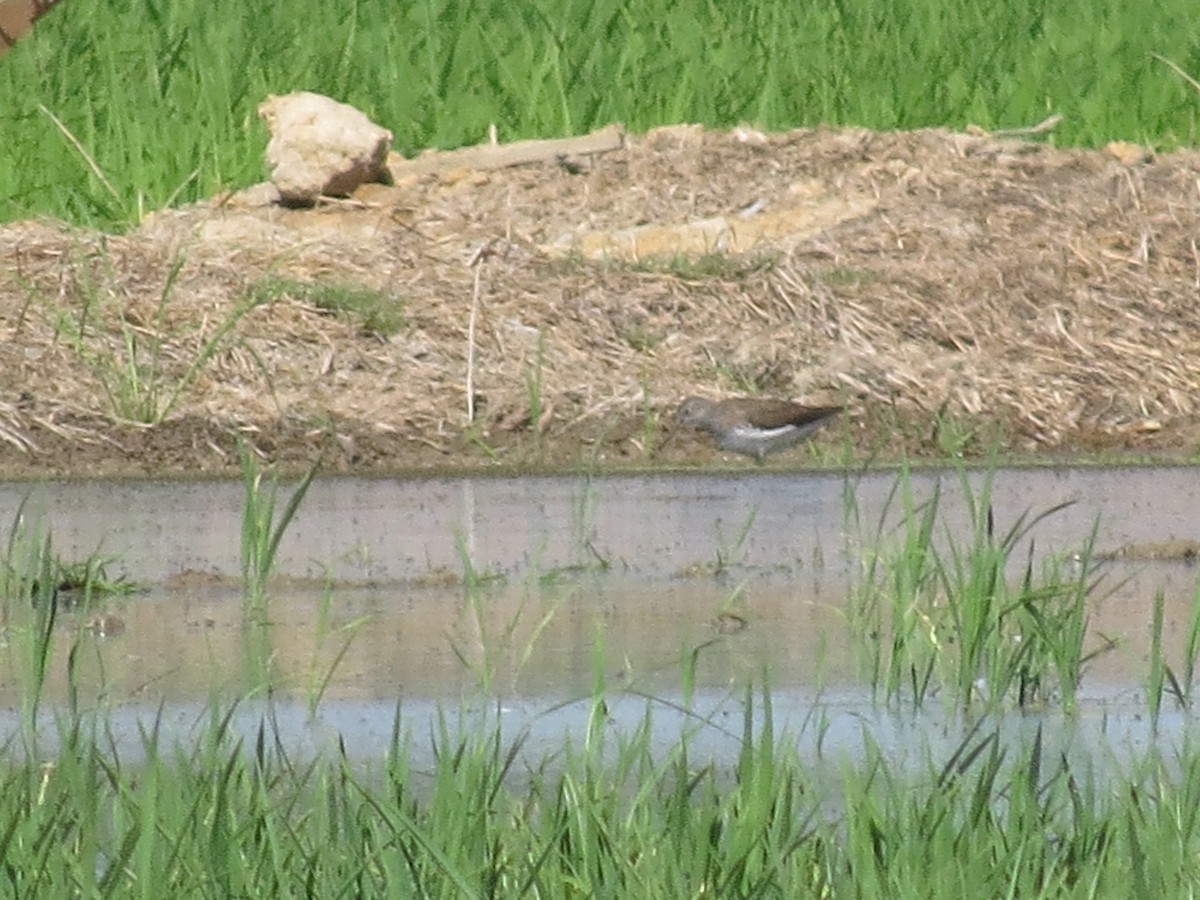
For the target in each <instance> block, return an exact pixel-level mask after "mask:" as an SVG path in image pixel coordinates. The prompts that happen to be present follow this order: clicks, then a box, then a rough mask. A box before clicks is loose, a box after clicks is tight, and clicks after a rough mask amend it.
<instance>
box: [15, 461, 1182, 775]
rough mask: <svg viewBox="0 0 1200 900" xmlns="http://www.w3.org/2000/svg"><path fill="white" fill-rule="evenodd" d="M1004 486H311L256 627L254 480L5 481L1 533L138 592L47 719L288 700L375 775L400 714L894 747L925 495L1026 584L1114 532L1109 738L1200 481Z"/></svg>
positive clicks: (1097, 613) (61, 649)
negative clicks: (694, 712) (909, 574)
mask: <svg viewBox="0 0 1200 900" xmlns="http://www.w3.org/2000/svg"><path fill="white" fill-rule="evenodd" d="M985 481H986V478H985V476H984V475H982V474H980V475H972V476H970V478H969V479H967V481H966V482H964V481H963V479H962V478H961V477H960V476H959V475H956V474H947V473H941V474H940V475H938V474H915V475H912V476H911V477H910V478H909V479H908V481H907V482H906V483H905V484H906V487H905V488H904V489H903V490H898V489H897V485H898V480H897V476H896V475H895V474H894V473H878V474H870V475H867V476H865V477H861V478H847V477H841V476H834V475H806V474H794V475H780V474H773V473H770V474H766V473H744V474H738V475H716V476H697V475H684V476H636V477H634V476H630V477H611V478H594V479H589V478H584V477H531V478H521V479H506V478H476V479H452V480H440V479H429V480H418V481H399V480H389V479H383V480H354V479H330V480H323V481H316V482H314V483H313V484H312V485H311V488H310V489H309V492H308V494H307V496H306V497H305V498H304V500H303V502H302V504H301V505H300V507H299V510H298V513H297V515H296V517H295V520H294V521H293V522H291V523H290V525H289V526H288V528H287V529H286V531H285V532H284V533H283V536H282V540H281V542H280V545H279V551H278V556H277V561H276V564H275V567H274V578H273V580H272V581H271V582H270V585H269V588H268V589H267V591H266V595H265V600H264V605H263V606H262V607H261V608H260V609H259V610H258V611H256V612H254V613H253V614H252V613H251V611H250V610H249V609H248V606H247V601H246V599H245V592H244V590H243V584H242V581H241V574H242V569H241V528H242V520H241V516H242V503H243V499H244V490H245V489H244V486H243V485H242V484H240V483H231V482H186V481H183V482H81V483H53V484H51V483H46V484H9V485H5V486H3V487H0V521H3V520H4V518H5V517H6V518H7V520H8V521H9V522H15V521H16V517H17V515H18V511H20V515H21V517H22V528H23V529H25V530H26V531H29V532H31V533H33V532H36V533H40V534H48V535H51V539H52V546H53V548H54V553H55V554H57V555H58V556H59V557H61V558H62V559H64V560H73V561H81V560H84V559H87V558H88V557H92V558H93V559H102V560H104V562H105V569H106V573H107V575H108V577H110V578H124V579H128V580H130V581H132V582H134V583H136V584H137V585H138V587H139V590H138V591H137V592H135V593H133V594H131V595H129V596H127V597H121V598H116V599H112V600H109V601H106V602H105V603H103V604H102V606H101V608H93V609H88V610H72V609H70V608H68V607H66V606H65V605H64V608H63V610H62V612H61V614H60V615H59V616H58V619H57V622H56V625H55V628H56V635H57V639H56V640H55V641H54V642H53V643H52V646H51V658H50V662H49V665H48V667H47V673H46V680H45V684H44V690H43V692H42V693H43V696H44V697H45V700H46V702H47V703H48V705H49V706H50V707H51V708H52V707H53V706H54V705H55V704H60V705H61V704H63V703H65V702H66V698H67V696H68V691H69V687H70V686H71V685H72V684H73V685H74V686H75V688H76V689H77V690H78V691H79V696H80V697H82V698H83V700H84V702H85V704H86V705H88V706H89V707H94V708H97V709H104V710H107V711H109V712H114V713H116V714H117V715H118V718H120V717H122V716H124V717H129V716H133V717H134V719H136V718H137V717H138V716H139V715H142V714H145V713H146V711H149V712H150V713H154V714H158V713H157V710H159V709H160V704H165V706H164V707H161V708H163V709H167V710H174V711H175V714H177V715H178V716H180V717H182V719H184V720H186V719H189V718H190V717H191V716H192V713H189V712H188V711H189V710H195V709H197V708H201V707H203V705H204V704H205V703H206V702H207V701H208V700H209V699H210V698H212V697H214V696H221V697H226V698H231V697H233V698H236V697H250V698H255V697H258V698H260V699H261V698H262V697H264V696H267V695H268V694H269V696H271V697H272V698H273V700H274V701H275V702H276V703H278V704H280V706H279V709H281V710H288V709H293V710H296V711H297V713H296V725H295V728H296V736H297V738H298V739H299V738H300V737H301V736H302V735H304V734H305V733H306V730H307V729H311V728H314V727H315V728H317V729H318V731H320V730H321V728H322V727H327V728H330V729H332V730H333V731H334V732H335V733H337V734H339V735H341V736H342V737H343V738H345V739H346V740H347V741H349V742H350V743H351V744H352V745H353V746H355V747H356V748H358V749H360V750H361V749H363V748H369V747H371V746H376V747H382V746H383V744H384V743H385V742H386V737H387V735H389V734H390V731H391V728H392V725H393V721H394V718H395V714H396V710H397V708H398V707H399V708H402V709H404V710H406V717H407V718H409V719H410V720H411V719H412V717H413V716H415V715H417V714H418V711H424V712H423V713H422V714H421V715H424V716H428V715H432V710H434V709H436V708H438V707H439V706H447V708H455V707H456V706H457V705H458V704H459V703H463V702H466V703H467V704H468V706H475V707H484V708H486V707H487V706H489V705H493V706H496V705H498V707H499V708H502V709H507V710H511V711H513V715H514V716H516V717H517V718H518V719H520V718H521V716H525V717H526V718H527V719H528V717H530V716H532V717H533V718H534V719H536V720H537V721H538V723H539V727H540V728H549V729H550V730H551V731H553V730H554V729H555V728H560V729H561V728H564V727H565V728H569V727H570V722H571V720H572V718H573V717H576V716H577V715H578V709H577V708H578V706H579V703H578V702H574V703H573V702H572V701H580V700H583V699H585V698H588V697H589V696H591V694H592V692H593V690H594V689H595V688H596V687H597V686H598V685H603V687H604V689H605V690H607V691H613V692H616V693H617V694H620V695H623V696H625V697H626V698H627V699H630V700H631V701H632V702H631V703H630V704H628V705H626V706H622V705H619V704H613V706H612V709H613V711H614V712H616V711H617V710H619V709H623V708H624V709H629V710H630V711H631V712H630V715H631V716H632V720H631V721H636V719H637V716H638V715H639V712H638V710H640V709H641V708H642V706H643V705H644V698H648V697H652V698H657V699H658V700H661V701H663V702H665V703H667V704H668V705H670V704H672V703H683V700H684V697H683V695H684V693H685V692H688V693H692V694H694V696H699V697H704V698H706V699H705V703H707V704H708V705H709V706H710V707H711V708H712V709H721V708H726V709H727V711H726V713H724V714H730V713H729V710H730V709H733V710H736V706H737V703H736V701H737V699H738V698H739V697H740V696H741V694H742V692H743V691H744V690H745V687H746V685H749V684H752V683H756V682H757V683H762V682H764V681H765V682H767V683H769V684H770V685H771V688H772V692H773V696H774V697H775V698H776V703H777V704H779V713H780V715H781V716H782V717H783V718H784V719H787V720H791V721H794V722H804V721H807V720H809V719H811V718H812V716H813V715H814V710H823V711H824V712H822V713H820V714H821V715H824V714H826V713H828V714H831V715H833V716H834V718H835V719H836V718H837V717H838V716H847V717H849V718H848V720H847V722H848V723H849V724H850V725H853V727H852V728H851V731H854V730H856V729H859V728H860V726H861V723H863V722H865V721H871V722H875V723H876V725H875V726H874V727H876V728H877V729H878V728H881V727H883V726H881V725H880V724H879V722H880V721H881V720H880V719H879V716H878V714H877V713H876V712H875V711H874V710H875V706H876V705H875V704H873V695H872V690H871V688H870V686H869V685H868V684H867V682H866V680H865V679H864V675H863V671H864V659H865V658H866V657H865V652H866V653H869V651H865V650H864V638H863V635H862V634H861V632H856V631H855V629H852V628H851V627H849V623H848V615H849V609H850V607H851V600H852V598H853V596H854V593H855V590H856V588H857V585H858V584H859V583H860V581H861V580H862V573H863V570H864V561H865V560H866V559H867V558H868V557H869V555H870V554H871V553H872V552H876V551H878V550H879V549H880V548H881V547H886V546H887V545H889V544H893V543H896V542H897V541H899V540H900V535H901V532H902V531H903V529H902V528H901V525H902V523H903V522H904V521H905V520H906V514H905V508H906V502H905V501H904V499H903V497H902V495H903V494H905V493H907V494H908V496H909V499H908V501H907V508H909V509H913V508H916V509H918V510H919V509H920V508H921V504H922V503H924V502H926V501H928V500H930V498H932V497H934V496H935V494H936V495H937V497H938V515H937V520H936V531H937V533H938V534H937V536H935V540H939V541H943V542H945V543H946V544H947V545H953V544H955V542H956V541H962V540H964V539H965V536H967V535H969V534H970V532H971V528H972V524H971V523H972V522H973V521H977V519H978V516H979V515H980V513H979V510H978V506H979V504H980V502H981V498H982V497H984V496H986V497H988V498H990V506H991V508H992V518H993V522H994V529H995V531H996V532H997V533H1003V532H1006V531H1007V530H1008V529H1010V528H1012V527H1013V526H1014V525H1016V524H1019V523H1020V522H1021V521H1022V517H1024V520H1025V521H1026V522H1027V523H1030V529H1029V531H1028V533H1027V534H1022V537H1021V540H1020V542H1019V550H1020V552H1019V553H1017V554H1014V555H1015V556H1017V557H1019V558H1018V559H1017V560H1016V562H1017V563H1019V564H1022V565H1024V564H1028V565H1041V564H1042V563H1044V562H1046V561H1050V560H1058V561H1059V562H1060V564H1063V565H1065V566H1066V567H1067V571H1070V567H1071V565H1073V564H1075V563H1074V560H1076V559H1077V558H1081V555H1086V553H1087V547H1088V543H1089V537H1090V536H1091V535H1092V533H1093V529H1095V533H1096V538H1095V546H1094V549H1093V551H1092V555H1093V558H1094V560H1095V561H1094V562H1092V564H1091V565H1092V567H1093V569H1094V573H1095V575H1096V576H1097V577H1096V579H1094V580H1095V585H1094V587H1093V588H1092V590H1091V593H1090V596H1089V598H1088V601H1087V602H1088V634H1087V636H1086V638H1085V643H1084V646H1085V651H1087V652H1092V651H1094V652H1095V654H1096V655H1095V656H1094V658H1091V659H1089V660H1088V662H1087V664H1086V666H1085V674H1084V678H1083V681H1082V683H1081V685H1080V689H1079V694H1078V696H1079V699H1080V701H1081V703H1083V704H1085V708H1086V709H1087V710H1090V711H1091V712H1090V713H1088V714H1089V715H1100V716H1102V717H1105V721H1106V722H1107V721H1109V720H1110V719H1111V717H1113V716H1117V717H1120V716H1122V715H1124V714H1125V713H1126V712H1128V713H1129V714H1130V715H1131V716H1132V717H1133V720H1136V719H1137V715H1138V713H1139V712H1140V710H1141V708H1142V706H1143V700H1142V697H1143V694H1144V686H1145V683H1146V680H1147V678H1148V672H1149V662H1148V660H1149V659H1150V656H1151V649H1152V648H1151V621H1152V611H1153V607H1154V600H1155V597H1156V595H1158V594H1160V593H1161V596H1162V616H1163V627H1162V630H1161V634H1162V638H1161V647H1160V653H1161V655H1162V657H1164V658H1165V659H1167V660H1179V659H1180V658H1181V657H1182V655H1183V654H1184V653H1185V644H1186V641H1187V636H1188V628H1189V623H1190V621H1191V617H1192V607H1193V602H1194V598H1195V592H1196V572H1195V570H1194V568H1193V559H1194V553H1193V552H1192V549H1191V548H1192V546H1193V544H1192V541H1193V540H1194V539H1195V537H1196V536H1198V535H1200V503H1197V500H1198V499H1200V498H1197V496H1196V494H1197V492H1196V489H1195V484H1194V482H1195V478H1194V475H1193V473H1192V472H1191V471H1190V470H1186V469H1131V470H1120V471H1103V470H1047V469H1028V470H1006V471H1003V472H999V473H996V474H995V475H994V478H993V480H992V483H991V485H990V488H988V487H987V485H986V484H985ZM287 491H288V487H287V485H284V486H283V487H282V489H281V493H280V505H282V500H283V499H284V498H286V496H287ZM1063 504H1068V505H1065V506H1062V505H1063ZM972 505H974V506H975V507H976V510H975V513H974V514H972V509H971V508H972ZM1059 506H1062V508H1060V509H1057V510H1056V511H1055V512H1053V513H1052V514H1051V515H1048V516H1046V517H1045V518H1043V519H1041V520H1037V521H1035V520H1036V518H1037V516H1038V515H1039V514H1041V513H1043V512H1046V511H1049V510H1051V509H1053V508H1056V507H1059ZM913 515H915V514H913V513H910V514H908V515H907V518H908V520H911V519H912V517H913ZM1078 564H1079V565H1083V562H1082V561H1081V562H1079V563H1078ZM1010 567H1012V566H1010ZM1013 574H1014V577H1016V576H1018V575H1019V574H1020V573H1019V572H1014V573H1013ZM9 637H10V645H11V646H9V652H8V653H7V654H6V657H5V668H4V670H2V671H3V672H4V674H3V680H2V681H0V700H2V701H3V703H4V704H5V705H6V706H8V707H9V708H16V707H18V706H19V705H20V703H21V701H22V698H23V697H24V696H25V692H26V691H27V689H28V688H27V685H26V684H24V683H23V673H24V672H25V671H26V669H25V668H24V667H25V664H26V663H25V662H24V661H23V660H22V658H21V654H20V653H19V652H18V649H19V642H18V641H15V640H11V638H12V635H11V634H10V635H9ZM869 641H870V638H868V639H867V641H866V643H869ZM68 661H69V663H70V665H68ZM68 673H70V678H69V677H68ZM639 698H642V699H639ZM583 705H584V706H586V704H583ZM139 711H141V712H139ZM298 711H316V713H317V715H316V717H315V718H309V717H308V716H307V715H299V712H298ZM734 714H736V713H734ZM417 717H418V719H419V718H420V717H421V716H417ZM283 718H284V720H287V719H288V715H287V714H284V715H283ZM322 722H323V723H325V724H324V726H321V725H320V724H319V723H322ZM302 723H307V724H302ZM854 723H858V724H854ZM889 727H895V723H893V725H892V726H889ZM1106 727H1107V726H1106ZM1135 730H1136V729H1135ZM368 752H369V751H368Z"/></svg>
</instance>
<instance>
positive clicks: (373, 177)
mask: <svg viewBox="0 0 1200 900" xmlns="http://www.w3.org/2000/svg"><path fill="white" fill-rule="evenodd" d="M258 114H259V116H260V117H262V119H263V120H264V121H265V122H266V123H267V129H268V130H269V131H270V132H271V140H270V141H269V142H268V144H267V168H268V169H270V172H271V182H272V183H273V184H274V185H275V187H276V188H277V189H278V191H279V196H280V198H281V200H282V201H283V202H284V203H286V204H289V205H296V206H301V205H305V206H311V205H312V204H313V203H315V202H316V201H317V198H318V197H320V196H322V195H325V196H331V197H344V196H346V195H348V194H350V193H351V192H352V191H354V189H355V188H357V187H358V186H359V185H360V184H364V183H367V182H372V181H383V182H386V181H387V180H388V178H389V176H388V171H387V167H386V166H385V161H386V160H387V154H388V150H389V148H390V147H391V143H392V133H391V132H390V131H388V130H387V129H386V128H380V127H379V126H378V125H376V124H375V123H374V122H372V121H371V120H370V119H368V118H367V117H366V116H365V115H363V114H362V113H361V112H359V111H358V110H357V109H355V108H354V107H353V106H348V105H347V104H345V103H338V102H337V101H336V100H331V99H330V98H328V97H324V96H322V95H321V94H312V93H308V92H307V91H301V92H298V93H295V94H287V95H286V96H282V97H278V96H275V95H271V96H270V97H268V98H267V100H266V101H265V102H263V103H262V105H260V106H259V107H258Z"/></svg>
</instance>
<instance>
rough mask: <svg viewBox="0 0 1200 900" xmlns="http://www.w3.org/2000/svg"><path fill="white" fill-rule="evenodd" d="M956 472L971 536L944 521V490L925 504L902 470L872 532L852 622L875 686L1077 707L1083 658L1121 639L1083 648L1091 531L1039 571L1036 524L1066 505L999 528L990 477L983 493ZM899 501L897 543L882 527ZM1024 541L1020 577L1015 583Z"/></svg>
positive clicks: (918, 700) (895, 692) (921, 698)
mask: <svg viewBox="0 0 1200 900" xmlns="http://www.w3.org/2000/svg"><path fill="white" fill-rule="evenodd" d="M959 478H960V484H961V487H962V493H963V496H964V497H965V498H966V502H967V505H968V512H969V519H970V521H969V523H968V527H967V530H966V532H965V534H954V533H951V532H950V530H949V527H948V526H941V518H940V517H941V513H940V512H939V500H940V487H937V488H935V490H934V493H933V495H932V496H931V497H930V498H929V499H928V500H927V501H925V502H924V503H921V504H917V503H916V502H915V500H914V498H913V495H912V490H911V484H910V482H909V481H908V478H907V474H902V475H901V476H900V478H899V479H898V480H897V482H896V485H895V487H894V488H893V492H892V494H891V496H890V498H889V500H888V503H887V504H886V507H885V510H884V512H883V513H882V514H881V516H880V521H879V522H878V523H877V524H876V525H875V526H874V532H873V533H871V534H870V535H869V536H868V537H867V539H866V543H867V545H868V548H869V549H868V550H867V553H866V558H865V572H864V575H863V578H862V580H861V582H860V586H859V587H858V589H857V590H856V591H855V593H854V596H853V598H852V600H851V608H850V621H851V625H852V627H853V628H854V629H855V630H856V631H857V632H858V634H859V635H860V637H861V638H862V640H863V644H864V648H865V656H866V661H867V667H868V670H869V677H870V680H871V684H872V687H873V689H874V690H875V691H876V692H877V695H882V696H883V697H886V698H887V699H888V700H901V699H907V700H908V701H910V702H912V703H914V704H917V705H920V704H922V703H924V702H925V701H926V700H928V699H929V698H931V697H932V696H934V695H936V694H939V693H940V694H942V695H943V696H944V697H946V698H947V702H949V703H951V704H953V705H958V706H967V705H970V704H971V703H972V702H974V701H975V700H982V701H983V702H984V703H985V704H986V705H989V706H994V705H996V704H1001V703H1014V704H1016V705H1018V706H1021V707H1028V706H1033V705H1040V704H1044V703H1048V702H1058V703H1061V704H1062V705H1063V707H1064V708H1068V709H1069V708H1071V707H1073V705H1074V702H1075V692H1076V689H1077V688H1078V686H1079V683H1080V680H1081V679H1082V676H1083V670H1084V668H1085V666H1086V665H1087V663H1088V662H1089V661H1090V660H1091V659H1093V658H1094V657H1095V656H1096V655H1097V654H1099V653H1102V652H1105V651H1106V650H1108V649H1111V647H1112V646H1113V645H1112V643H1111V642H1109V641H1104V642H1102V644H1101V645H1100V646H1099V647H1098V648H1097V649H1093V650H1085V648H1084V643H1085V638H1086V633H1087V604H1088V600H1089V598H1090V597H1091V595H1092V594H1093V593H1094V590H1095V587H1096V585H1097V583H1098V581H1099V578H1098V577H1097V573H1096V569H1095V566H1094V564H1093V562H1092V547H1093V545H1094V542H1095V536H1096V534H1095V529H1093V532H1092V534H1091V535H1089V536H1088V537H1087V538H1086V539H1085V540H1084V543H1083V545H1082V547H1081V549H1080V551H1079V553H1078V554H1077V555H1076V556H1075V558H1074V559H1070V560H1052V561H1049V562H1048V563H1046V564H1045V565H1044V566H1043V569H1042V571H1040V572H1035V570H1034V565H1033V539H1032V537H1031V531H1032V529H1033V528H1034V527H1035V526H1036V525H1037V524H1038V523H1040V522H1042V521H1043V520H1045V519H1047V518H1049V517H1051V516H1053V515H1054V514H1055V513H1056V512H1058V511H1060V510H1061V509H1063V508H1064V506H1065V504H1063V505H1059V506H1056V507H1053V508H1051V509H1049V510H1046V511H1045V512H1042V513H1040V514H1036V515H1032V516H1031V515H1030V514H1028V513H1023V514H1021V515H1019V516H1018V517H1017V518H1016V520H1015V522H1014V523H1013V524H1012V526H1011V527H1010V528H1009V530H1008V531H1007V532H1003V533H998V532H997V531H996V529H995V525H994V514H993V509H992V505H991V473H990V472H989V473H987V474H986V475H985V477H984V482H983V485H982V487H981V488H980V489H979V490H978V491H976V490H975V489H973V488H972V487H971V485H970V483H969V481H968V478H967V473H966V472H965V471H960V475H959ZM846 502H847V518H848V520H849V521H853V522H857V521H858V515H857V509H856V507H855V506H854V501H853V497H852V496H851V495H850V494H849V493H848V494H847V501H846ZM895 503H898V504H899V509H900V513H901V522H900V525H899V528H898V534H897V539H895V540H893V539H892V538H891V537H890V536H889V535H888V534H885V529H886V528H887V527H888V526H887V520H888V517H889V514H890V512H891V510H892V509H893V504H895ZM940 526H941V527H940ZM942 532H944V534H943V533H942ZM1026 546H1027V551H1026V552H1027V558H1026V560H1025V562H1024V564H1023V566H1022V574H1021V576H1020V577H1019V578H1017V579H1015V580H1014V579H1011V578H1010V577H1009V569H1010V568H1011V566H1012V564H1013V563H1014V562H1015V561H1017V560H1019V559H1020V555H1021V553H1022V548H1023V547H1026Z"/></svg>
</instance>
